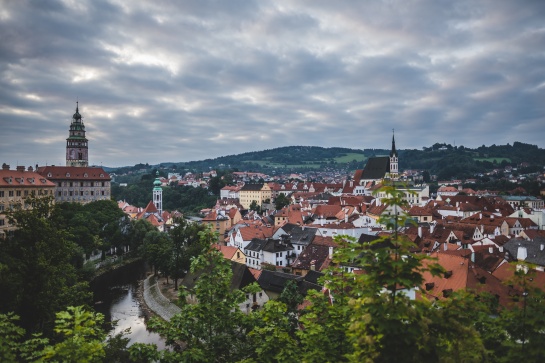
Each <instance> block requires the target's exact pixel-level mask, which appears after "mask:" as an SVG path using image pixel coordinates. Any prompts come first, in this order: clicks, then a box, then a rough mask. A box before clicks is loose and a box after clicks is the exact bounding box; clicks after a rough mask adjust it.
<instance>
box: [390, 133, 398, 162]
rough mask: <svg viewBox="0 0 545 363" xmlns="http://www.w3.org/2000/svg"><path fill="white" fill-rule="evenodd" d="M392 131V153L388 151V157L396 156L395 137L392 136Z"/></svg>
mask: <svg viewBox="0 0 545 363" xmlns="http://www.w3.org/2000/svg"><path fill="white" fill-rule="evenodd" d="M394 132H395V131H394V129H392V151H390V156H394V155H395V156H397V151H396V140H395V135H394Z"/></svg>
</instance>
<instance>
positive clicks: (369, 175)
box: [360, 156, 390, 180]
mask: <svg viewBox="0 0 545 363" xmlns="http://www.w3.org/2000/svg"><path fill="white" fill-rule="evenodd" d="M389 172H390V158H389V157H388V156H377V157H372V158H369V159H368V160H367V164H366V165H365V168H364V169H363V172H362V174H361V178H360V179H363V180H370V179H373V180H378V179H382V178H384V176H385V175H386V173H389Z"/></svg>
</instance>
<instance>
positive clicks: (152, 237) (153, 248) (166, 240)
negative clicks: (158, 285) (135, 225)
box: [140, 229, 172, 275]
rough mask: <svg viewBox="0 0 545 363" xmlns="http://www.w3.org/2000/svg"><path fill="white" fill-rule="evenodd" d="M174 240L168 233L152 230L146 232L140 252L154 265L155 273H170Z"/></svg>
mask: <svg viewBox="0 0 545 363" xmlns="http://www.w3.org/2000/svg"><path fill="white" fill-rule="evenodd" d="M171 246H172V240H171V238H170V236H169V235H168V234H166V233H162V232H159V231H158V230H156V229H155V230H152V231H149V232H148V233H146V235H145V237H144V243H143V245H142V247H141V251H140V253H141V254H142V256H143V257H144V258H145V259H146V260H147V261H148V262H149V263H150V264H151V265H152V266H153V267H154V269H155V273H157V272H158V271H162V272H164V273H166V274H167V275H168V274H169V268H170V263H169V258H170V251H171Z"/></svg>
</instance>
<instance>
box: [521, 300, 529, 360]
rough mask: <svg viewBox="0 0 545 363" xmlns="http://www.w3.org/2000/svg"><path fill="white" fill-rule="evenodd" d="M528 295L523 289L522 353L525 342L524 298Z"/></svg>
mask: <svg viewBox="0 0 545 363" xmlns="http://www.w3.org/2000/svg"><path fill="white" fill-rule="evenodd" d="M527 297H528V291H526V290H524V292H523V293H522V298H523V299H524V301H523V306H522V352H523V354H524V343H525V342H526V298H527Z"/></svg>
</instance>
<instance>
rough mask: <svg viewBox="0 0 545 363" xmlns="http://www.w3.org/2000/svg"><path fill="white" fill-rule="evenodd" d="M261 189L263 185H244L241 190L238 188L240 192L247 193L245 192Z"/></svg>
mask: <svg viewBox="0 0 545 363" xmlns="http://www.w3.org/2000/svg"><path fill="white" fill-rule="evenodd" d="M262 189H263V183H259V184H244V186H243V187H242V188H240V191H241V192H247V191H260V190H262Z"/></svg>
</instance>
